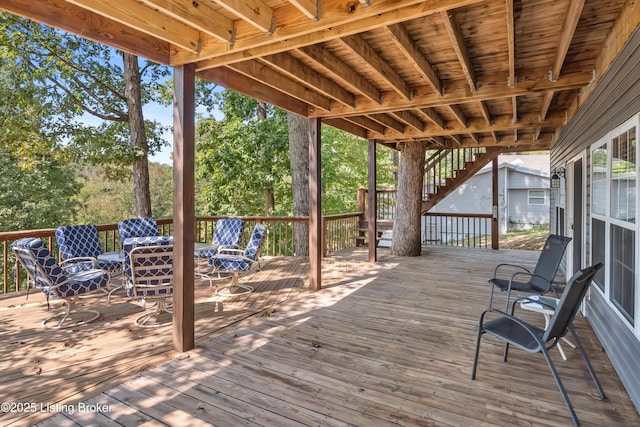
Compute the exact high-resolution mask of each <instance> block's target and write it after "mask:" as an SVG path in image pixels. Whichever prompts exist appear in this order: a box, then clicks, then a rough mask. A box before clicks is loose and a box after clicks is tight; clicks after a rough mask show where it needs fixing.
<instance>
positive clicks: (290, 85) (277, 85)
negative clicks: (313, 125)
mask: <svg viewBox="0 0 640 427" xmlns="http://www.w3.org/2000/svg"><path fill="white" fill-rule="evenodd" d="M230 68H232V69H234V70H236V71H237V72H239V73H242V74H244V75H245V76H247V77H251V78H252V79H254V80H257V81H259V82H262V83H264V84H265V85H267V86H271V87H272V88H274V89H277V90H279V91H281V92H284V93H286V94H289V95H290V96H292V97H294V98H297V99H299V100H301V101H304V102H306V103H308V104H310V105H312V106H315V107H318V108H320V109H323V110H326V111H329V110H330V109H331V100H330V99H329V98H327V97H326V96H323V95H320V94H319V93H317V92H315V91H312V90H309V89H307V88H305V87H303V86H301V85H299V84H298V83H297V82H294V81H292V80H291V79H289V78H287V77H286V76H283V75H282V74H280V73H277V72H276V71H275V70H273V69H272V68H270V67H267V66H266V65H264V64H260V63H259V62H257V61H246V62H240V63H237V64H233V65H230Z"/></svg>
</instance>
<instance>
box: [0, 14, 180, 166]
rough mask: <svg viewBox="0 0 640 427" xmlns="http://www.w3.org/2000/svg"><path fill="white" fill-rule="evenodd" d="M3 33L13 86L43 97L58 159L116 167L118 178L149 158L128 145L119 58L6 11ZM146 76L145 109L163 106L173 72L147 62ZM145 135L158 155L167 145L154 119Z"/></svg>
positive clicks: (45, 125) (45, 130)
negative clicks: (156, 103)
mask: <svg viewBox="0 0 640 427" xmlns="http://www.w3.org/2000/svg"><path fill="white" fill-rule="evenodd" d="M0 27H1V28H2V31H0V53H1V55H0V57H2V58H5V59H6V61H7V62H11V63H12V64H14V66H15V67H16V68H17V69H18V70H20V72H19V73H14V74H13V75H12V76H11V77H12V79H11V81H12V85H14V86H18V87H31V88H32V90H33V91H34V93H36V94H39V95H38V96H39V98H40V102H41V105H42V106H43V109H46V111H48V115H47V117H46V119H43V120H42V121H41V122H40V123H39V125H40V132H41V133H42V134H43V135H47V137H48V141H49V142H50V143H51V144H53V145H52V146H55V148H56V150H57V151H58V153H60V155H62V154H64V155H66V156H67V158H68V159H69V160H70V161H75V162H80V161H86V162H90V163H92V164H102V165H110V166H113V168H112V169H111V170H110V171H111V172H112V174H114V175H118V173H117V172H119V171H122V170H124V169H123V167H125V166H129V165H131V163H132V160H133V159H134V158H135V157H138V156H141V155H144V154H145V153H138V152H135V151H134V149H133V148H132V147H131V146H130V144H129V129H128V127H127V120H128V109H127V103H126V97H125V82H124V71H123V66H122V57H121V54H120V53H119V52H118V51H116V50H114V49H113V48H110V47H108V46H105V45H102V44H99V43H95V42H92V41H90V40H87V39H84V38H82V37H78V36H75V35H72V34H68V33H65V32H62V31H58V30H55V29H53V28H50V27H47V26H45V25H41V24H38V23H36V22H33V21H30V20H28V19H24V18H20V17H17V16H15V15H12V14H9V13H6V12H0ZM141 75H142V76H143V77H142V78H143V81H144V82H145V83H144V84H143V85H142V86H141V89H142V102H143V104H146V103H148V102H152V101H162V100H163V98H162V95H163V92H162V91H163V89H164V88H163V85H162V82H164V81H165V80H166V78H167V76H169V69H168V68H167V67H165V66H161V65H158V64H154V63H151V62H145V63H144V66H143V68H142V71H141ZM9 106H10V107H11V108H15V105H13V104H12V105H9ZM16 111H17V110H12V112H13V113H14V114H15V112H16ZM145 128H146V129H145V131H146V134H147V137H148V144H149V153H150V154H153V153H155V152H157V151H158V150H159V149H160V148H161V147H162V146H163V145H166V142H165V141H164V140H163V139H162V138H161V135H162V132H164V131H165V128H164V127H163V126H161V125H160V124H159V123H157V122H155V121H149V120H147V121H145ZM43 148H44V147H43ZM30 149H31V150H33V149H34V147H30Z"/></svg>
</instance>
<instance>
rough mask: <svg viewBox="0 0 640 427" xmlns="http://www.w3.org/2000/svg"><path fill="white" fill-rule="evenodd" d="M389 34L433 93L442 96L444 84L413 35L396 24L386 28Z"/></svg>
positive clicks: (402, 26)
mask: <svg viewBox="0 0 640 427" xmlns="http://www.w3.org/2000/svg"><path fill="white" fill-rule="evenodd" d="M385 30H386V31H387V33H388V34H390V35H391V38H392V39H393V41H394V42H395V44H396V46H398V49H400V51H401V52H402V53H403V54H404V55H405V56H406V58H407V59H408V60H409V62H410V63H411V64H413V65H415V68H416V70H418V72H419V73H420V74H421V75H422V77H424V79H425V80H426V81H427V83H429V85H430V86H431V87H432V88H433V91H434V92H435V93H436V94H438V95H441V94H442V83H441V82H440V77H438V73H436V71H435V70H434V69H433V67H432V66H431V64H430V63H429V61H428V60H427V58H426V57H425V56H424V53H423V52H422V51H421V50H420V48H419V47H418V45H417V44H416V43H415V42H414V41H413V38H412V37H411V34H409V32H408V31H407V29H406V28H405V26H404V25H403V24H394V25H390V26H388V27H385Z"/></svg>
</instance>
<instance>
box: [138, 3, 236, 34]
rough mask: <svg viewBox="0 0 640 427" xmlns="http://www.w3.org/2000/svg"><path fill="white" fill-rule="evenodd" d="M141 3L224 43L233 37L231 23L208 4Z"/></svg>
mask: <svg viewBox="0 0 640 427" xmlns="http://www.w3.org/2000/svg"><path fill="white" fill-rule="evenodd" d="M141 1H142V3H144V4H146V5H147V6H149V7H151V8H154V9H157V10H158V11H160V12H162V13H163V14H165V15H168V16H170V17H172V18H174V19H176V20H178V21H180V22H182V23H183V24H185V25H189V26H192V27H194V28H196V29H198V30H200V31H202V32H203V33H205V34H208V35H210V36H211V37H215V38H216V39H218V40H221V41H223V42H225V43H231V42H232V41H233V39H234V37H235V34H234V29H233V21H232V20H231V19H229V18H227V17H226V16H224V15H222V14H221V13H219V12H217V11H216V10H214V9H213V8H212V7H211V5H210V4H209V3H208V2H201V3H200V2H176V1H173V0H141Z"/></svg>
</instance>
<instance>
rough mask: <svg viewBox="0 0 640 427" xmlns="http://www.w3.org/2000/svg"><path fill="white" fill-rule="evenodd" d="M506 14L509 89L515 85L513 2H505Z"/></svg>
mask: <svg viewBox="0 0 640 427" xmlns="http://www.w3.org/2000/svg"><path fill="white" fill-rule="evenodd" d="M505 3H506V8H507V13H506V20H507V46H508V52H507V55H508V57H509V68H508V69H509V80H508V84H509V87H515V85H516V41H515V39H516V30H515V22H514V21H513V19H514V16H513V0H505Z"/></svg>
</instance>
